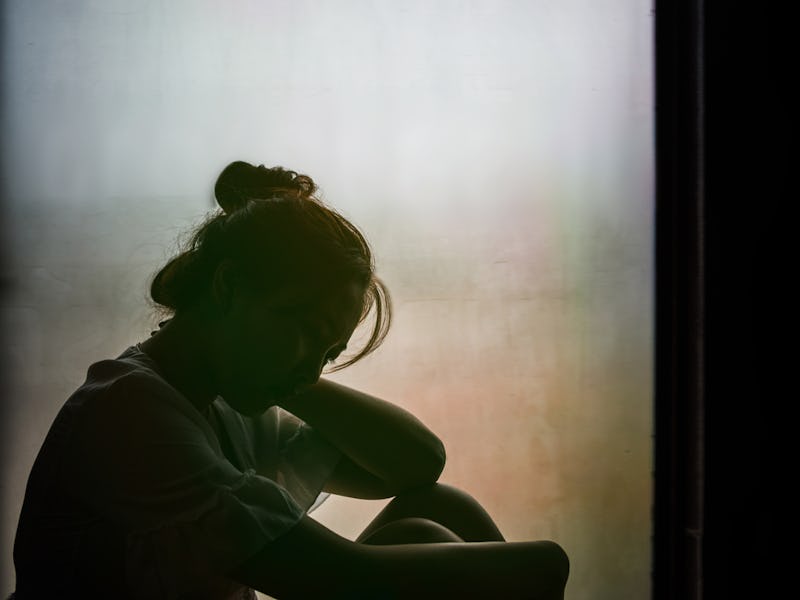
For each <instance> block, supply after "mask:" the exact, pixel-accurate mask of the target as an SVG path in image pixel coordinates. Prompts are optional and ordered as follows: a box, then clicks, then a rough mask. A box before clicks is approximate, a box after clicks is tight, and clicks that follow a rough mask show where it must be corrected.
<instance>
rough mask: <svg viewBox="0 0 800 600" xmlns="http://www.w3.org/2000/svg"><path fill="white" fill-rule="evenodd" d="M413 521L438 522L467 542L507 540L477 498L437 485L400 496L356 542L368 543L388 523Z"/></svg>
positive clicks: (448, 486) (455, 489)
mask: <svg viewBox="0 0 800 600" xmlns="http://www.w3.org/2000/svg"><path fill="white" fill-rule="evenodd" d="M409 517H418V518H422V519H428V520H430V521H435V522H436V523H439V524H440V525H442V526H443V527H446V528H447V529H449V530H450V531H452V532H453V533H455V534H456V535H457V536H458V537H459V538H461V539H462V540H464V541H465V542H502V541H504V540H505V538H504V537H503V534H501V533H500V530H499V529H498V528H497V525H495V523H494V521H493V520H492V518H491V517H490V516H489V513H487V512H486V510H485V509H484V508H483V507H482V506H481V505H480V504H479V503H478V501H477V500H475V498H473V497H472V496H470V495H469V494H468V493H466V492H464V491H463V490H460V489H458V488H456V487H453V486H451V485H446V484H443V483H434V484H431V485H426V486H422V487H419V488H415V489H413V490H410V491H408V492H405V493H402V494H398V495H397V496H396V497H395V498H394V499H393V500H392V501H391V502H389V504H387V505H386V507H385V508H384V509H383V510H382V511H381V512H380V513H378V516H376V517H375V519H373V521H372V522H371V523H370V524H369V525H367V527H366V528H365V529H364V531H363V532H362V533H361V535H359V536H358V538H357V539H356V541H357V542H364V541H365V540H366V539H367V538H369V537H370V536H371V535H372V534H373V533H375V532H376V531H377V530H378V529H380V528H381V527H384V526H385V525H387V524H388V523H390V522H392V521H396V520H398V519H405V518H409Z"/></svg>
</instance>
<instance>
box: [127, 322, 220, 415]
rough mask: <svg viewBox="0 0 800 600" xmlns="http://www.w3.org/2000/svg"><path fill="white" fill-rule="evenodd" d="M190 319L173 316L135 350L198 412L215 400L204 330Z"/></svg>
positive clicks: (214, 388) (210, 363)
mask: <svg viewBox="0 0 800 600" xmlns="http://www.w3.org/2000/svg"><path fill="white" fill-rule="evenodd" d="M195 321H196V319H193V318H192V317H191V316H188V315H187V316H184V315H176V316H175V317H173V318H172V319H170V320H169V321H168V322H167V323H166V324H165V325H164V326H163V327H162V328H161V329H159V330H158V331H157V332H156V333H154V334H153V335H151V336H150V338H149V339H147V340H145V341H144V342H141V343H140V344H139V348H140V349H141V350H142V352H144V353H145V354H147V355H148V356H149V357H150V359H151V360H152V361H153V362H154V363H155V364H156V366H157V367H158V370H159V372H160V373H161V375H162V376H163V377H164V379H166V380H167V382H168V383H169V384H170V385H171V386H172V387H174V388H175V389H177V390H178V391H179V392H180V393H181V394H183V395H184V396H185V397H186V398H187V399H188V400H189V401H190V402H191V403H192V404H194V406H195V407H196V408H197V410H199V411H200V412H205V410H206V409H207V408H208V406H209V404H211V403H212V402H213V401H214V398H216V397H217V389H216V384H215V382H214V376H213V373H214V369H213V368H212V360H211V355H210V354H211V353H210V352H209V351H208V349H209V348H213V344H211V343H210V339H209V336H208V333H207V330H206V328H204V327H203V326H201V325H200V324H199V323H196V322H195Z"/></svg>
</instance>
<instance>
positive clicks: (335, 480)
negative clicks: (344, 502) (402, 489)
mask: <svg viewBox="0 0 800 600" xmlns="http://www.w3.org/2000/svg"><path fill="white" fill-rule="evenodd" d="M322 489H323V490H324V491H326V492H330V493H331V494H338V495H340V496H350V497H351V498H363V499H365V500H378V499H381V498H390V497H392V496H394V495H395V494H396V492H393V491H392V490H390V489H389V488H388V486H387V485H386V483H385V482H384V481H383V480H382V479H380V478H379V477H376V476H375V475H373V474H372V473H370V472H369V471H367V470H366V469H363V468H362V467H360V466H358V465H357V464H356V463H354V462H353V461H352V460H350V459H349V458H348V457H347V456H346V455H344V454H343V455H342V457H341V459H339V462H338V464H337V465H336V468H335V469H334V470H333V473H331V475H330V477H329V478H328V480H327V481H326V482H325V486H324V487H323V488H322Z"/></svg>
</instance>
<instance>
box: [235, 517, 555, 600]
mask: <svg viewBox="0 0 800 600" xmlns="http://www.w3.org/2000/svg"><path fill="white" fill-rule="evenodd" d="M568 572H569V561H568V559H567V556H566V554H565V553H564V551H563V550H562V549H561V547H560V546H558V544H555V543H554V542H549V541H538V542H511V543H507V542H472V543H429V544H405V545H369V544H362V543H356V542H351V541H350V540H347V539H346V538H343V537H341V536H339V535H337V534H336V533H334V532H333V531H331V530H329V529H327V528H326V527H324V526H323V525H321V524H320V523H317V522H316V521H314V520H313V519H312V518H311V517H309V516H307V515H306V516H304V517H303V518H302V519H301V520H300V521H299V522H298V523H297V525H295V526H294V527H293V528H292V529H291V530H289V531H288V532H287V533H285V534H284V535H282V536H281V537H279V538H278V539H276V540H273V541H272V542H270V543H269V544H267V545H266V546H265V547H264V548H263V550H261V551H260V552H259V553H258V554H256V555H255V556H254V557H252V558H251V559H250V560H248V561H246V562H245V563H244V564H243V565H241V566H240V567H239V568H237V569H234V570H233V572H232V573H231V576H232V578H233V579H235V580H237V581H239V582H241V583H244V584H245V585H249V586H251V587H253V588H255V589H257V590H258V591H260V592H263V593H265V594H269V595H271V596H275V597H278V598H281V599H284V598H286V599H292V598H315V597H333V598H341V599H348V600H351V599H353V598H362V599H365V598H369V599H376V598H381V599H383V598H397V599H401V598H432V599H433V598H436V599H439V598H449V597H455V598H465V599H468V598H476V599H477V598H481V599H484V598H504V599H508V600H515V599H519V600H522V599H523V598H524V599H526V600H531V599H537V600H560V599H562V598H563V595H564V586H565V584H566V581H567V576H568Z"/></svg>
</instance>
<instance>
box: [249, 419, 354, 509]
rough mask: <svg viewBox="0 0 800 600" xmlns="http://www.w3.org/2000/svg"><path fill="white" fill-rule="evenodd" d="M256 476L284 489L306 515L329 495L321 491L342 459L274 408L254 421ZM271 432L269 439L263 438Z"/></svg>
mask: <svg viewBox="0 0 800 600" xmlns="http://www.w3.org/2000/svg"><path fill="white" fill-rule="evenodd" d="M254 426H255V427H256V428H257V429H258V430H259V431H260V432H261V433H260V434H259V435H255V436H254V439H255V440H257V443H256V444H255V452H256V460H257V463H258V470H259V472H261V473H263V474H264V475H265V476H267V477H269V478H271V479H273V480H274V481H276V482H277V483H278V484H279V485H281V486H282V487H283V488H285V489H286V490H287V491H288V492H289V494H290V495H291V496H292V498H293V499H294V500H295V502H296V503H297V504H298V505H299V506H301V507H302V508H303V510H305V511H307V512H311V511H312V510H314V509H315V508H317V507H318V506H319V505H320V504H322V502H323V501H324V500H325V499H326V498H327V497H328V496H329V495H330V494H328V493H326V492H324V491H322V488H323V487H324V485H325V482H326V481H327V480H328V478H329V477H330V475H331V473H332V472H333V470H334V469H335V467H336V465H337V463H338V462H339V459H340V458H341V456H342V453H341V451H340V450H339V449H338V448H336V447H335V446H334V445H333V444H331V443H330V442H328V441H327V440H326V439H325V438H324V437H323V436H322V435H320V434H319V432H318V431H317V430H316V429H314V428H313V427H311V426H310V425H308V424H307V423H305V422H303V421H302V420H300V419H299V418H298V417H296V416H295V415H293V414H292V413H290V412H289V411H287V410H285V409H283V408H281V407H279V406H273V407H272V408H270V409H269V410H268V411H267V412H266V413H264V415H262V416H261V417H257V418H256V419H255V423H254ZM265 431H270V432H272V435H264V433H263V432H265Z"/></svg>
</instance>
